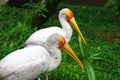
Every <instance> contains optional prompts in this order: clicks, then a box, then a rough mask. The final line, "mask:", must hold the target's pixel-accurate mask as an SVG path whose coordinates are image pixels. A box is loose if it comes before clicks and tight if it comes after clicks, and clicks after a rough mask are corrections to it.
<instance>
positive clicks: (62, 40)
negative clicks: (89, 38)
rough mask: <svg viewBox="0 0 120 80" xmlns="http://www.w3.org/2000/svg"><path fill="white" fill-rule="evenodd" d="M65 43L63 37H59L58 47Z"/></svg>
mask: <svg viewBox="0 0 120 80" xmlns="http://www.w3.org/2000/svg"><path fill="white" fill-rule="evenodd" d="M65 43H66V40H65V38H64V37H61V38H60V40H59V48H62V47H63V46H64V45H65Z"/></svg>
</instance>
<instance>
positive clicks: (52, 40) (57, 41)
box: [47, 33, 84, 70]
mask: <svg viewBox="0 0 120 80" xmlns="http://www.w3.org/2000/svg"><path fill="white" fill-rule="evenodd" d="M47 42H49V43H48V44H50V45H51V46H55V47H57V48H58V49H61V50H64V51H65V52H66V53H67V54H69V56H71V57H72V58H73V59H74V60H75V61H76V62H77V63H78V64H79V65H80V67H81V68H82V70H84V67H83V64H82V62H81V61H80V60H79V59H78V57H77V56H76V55H75V53H74V52H73V50H72V49H71V48H70V46H69V45H68V44H67V42H66V39H65V38H64V37H63V36H62V35H60V34H58V33H55V34H52V35H51V36H50V37H49V38H48V41H47Z"/></svg>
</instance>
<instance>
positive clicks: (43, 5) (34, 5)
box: [24, 0, 48, 17]
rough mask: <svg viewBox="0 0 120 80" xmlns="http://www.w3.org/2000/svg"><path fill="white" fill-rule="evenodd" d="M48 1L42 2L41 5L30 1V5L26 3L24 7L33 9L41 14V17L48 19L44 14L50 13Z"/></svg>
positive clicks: (43, 0)
mask: <svg viewBox="0 0 120 80" xmlns="http://www.w3.org/2000/svg"><path fill="white" fill-rule="evenodd" d="M47 2H48V0H42V1H41V3H40V2H38V3H33V2H32V0H30V1H29V3H26V4H25V5H24V6H27V7H28V8H32V9H33V10H34V12H36V13H37V12H40V14H39V16H43V17H46V16H45V15H44V13H43V12H48V10H47V9H46V3H47Z"/></svg>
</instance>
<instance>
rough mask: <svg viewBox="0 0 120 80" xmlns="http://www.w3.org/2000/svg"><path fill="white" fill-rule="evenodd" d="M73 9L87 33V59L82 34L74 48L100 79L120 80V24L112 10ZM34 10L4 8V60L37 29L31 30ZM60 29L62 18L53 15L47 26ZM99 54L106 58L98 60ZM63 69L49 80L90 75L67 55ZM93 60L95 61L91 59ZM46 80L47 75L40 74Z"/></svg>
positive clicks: (83, 79)
mask: <svg viewBox="0 0 120 80" xmlns="http://www.w3.org/2000/svg"><path fill="white" fill-rule="evenodd" d="M62 7H68V8H70V9H71V10H72V11H73V12H74V15H75V19H76V22H77V24H78V25H79V27H80V29H81V31H82V33H83V34H84V36H85V38H86V40H87V43H88V45H86V46H85V45H83V49H84V53H85V58H83V57H82V56H81V51H80V48H79V45H78V44H79V42H78V35H77V34H76V32H75V31H74V33H73V36H72V39H71V41H70V43H69V44H70V45H71V47H72V49H73V50H74V52H75V53H76V54H77V55H78V57H79V58H80V59H81V60H82V61H83V62H84V60H88V61H89V62H90V63H91V65H92V67H93V68H94V71H95V76H96V80H120V51H119V50H120V25H115V24H113V21H114V19H115V16H116V15H115V13H114V12H113V11H111V10H110V9H106V8H97V7H86V6H73V5H65V6H64V5H63V4H60V5H59V7H58V11H59V10H60V9H61V8H62ZM33 15H34V13H33V11H32V10H27V9H17V8H9V7H3V8H1V9H0V59H2V58H3V57H4V56H6V55H7V54H9V53H10V52H12V51H14V50H17V49H19V48H20V47H21V46H22V44H23V43H24V42H25V40H26V39H27V38H28V37H29V36H30V35H31V34H32V33H33V32H35V31H36V30H37V29H36V28H31V26H30V24H31V20H32V17H33ZM52 25H56V26H60V24H59V21H58V18H57V17H54V16H52V17H51V18H50V19H49V20H48V21H47V22H46V23H45V24H44V25H43V27H49V26H52ZM95 54H98V55H99V56H98V57H100V58H102V59H96V58H94V55H95ZM62 57H63V60H62V62H61V64H60V66H59V67H58V68H57V69H56V70H54V71H51V72H50V73H49V80H88V77H87V73H86V72H82V71H81V69H80V67H79V65H77V64H76V63H74V60H73V59H71V58H70V57H69V56H68V55H67V54H66V53H64V52H63V54H62ZM91 58H92V60H91ZM40 77H41V79H42V80H45V75H44V74H41V75H40Z"/></svg>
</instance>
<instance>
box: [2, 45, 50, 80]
mask: <svg viewBox="0 0 120 80" xmlns="http://www.w3.org/2000/svg"><path fill="white" fill-rule="evenodd" d="M48 57H49V54H48V52H47V51H46V49H45V48H43V47H40V46H31V47H27V48H24V49H21V50H17V51H15V52H12V53H10V54H9V55H8V56H6V57H5V58H3V59H2V60H1V62H0V77H1V78H8V80H10V79H11V78H12V79H11V80H28V79H32V78H36V77H37V76H38V74H40V73H42V72H44V71H45V70H47V65H48V64H47V62H48V61H49V58H48ZM21 76H22V77H21ZM13 77H14V78H17V79H13ZM19 78H20V79H19ZM0 80H1V79H0Z"/></svg>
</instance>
